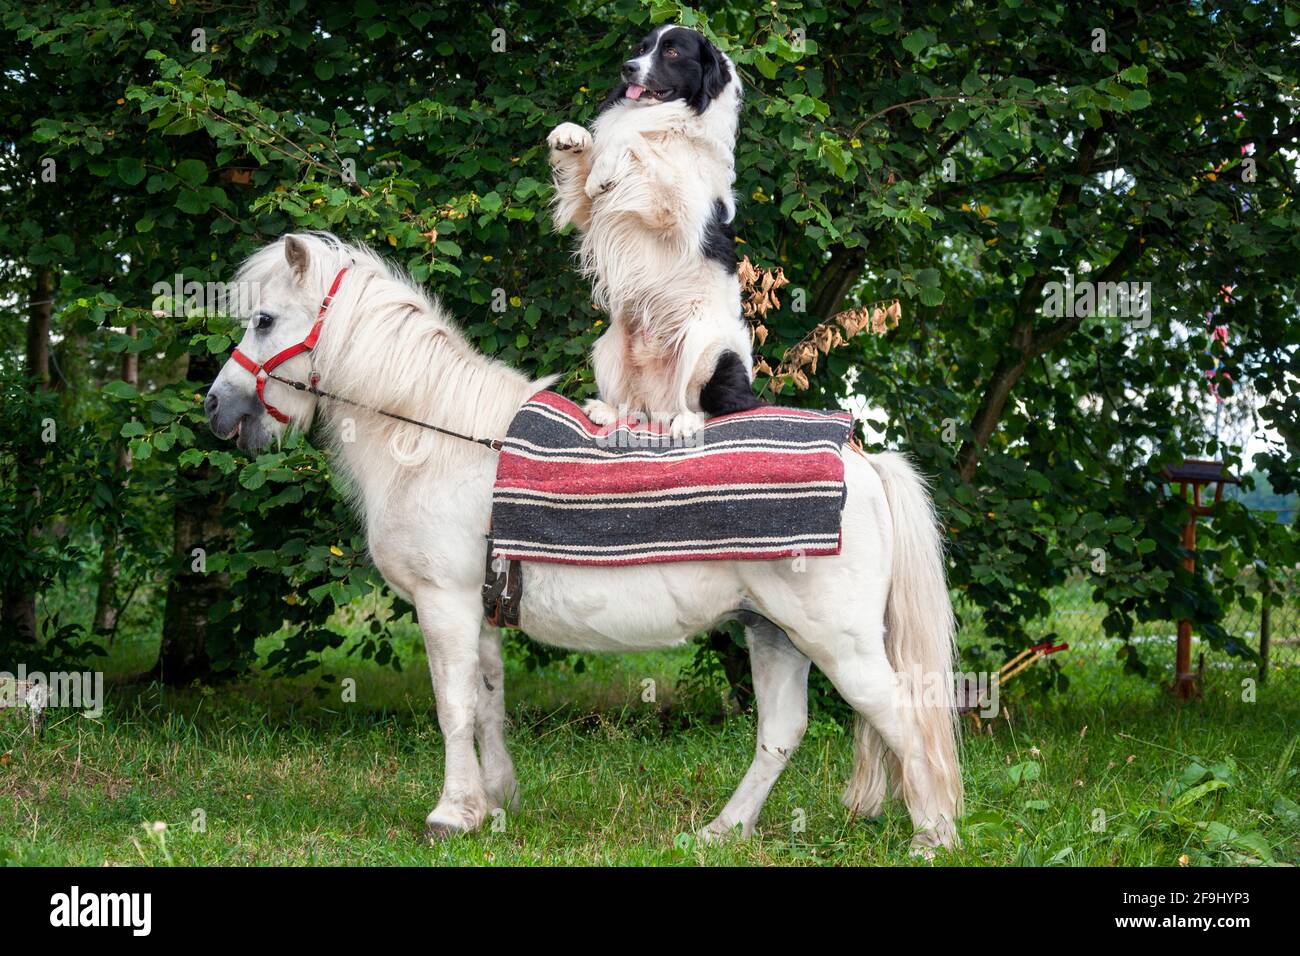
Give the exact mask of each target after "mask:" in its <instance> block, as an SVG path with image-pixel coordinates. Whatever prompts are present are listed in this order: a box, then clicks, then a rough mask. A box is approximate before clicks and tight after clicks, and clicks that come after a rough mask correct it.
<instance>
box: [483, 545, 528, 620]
mask: <svg viewBox="0 0 1300 956" xmlns="http://www.w3.org/2000/svg"><path fill="white" fill-rule="evenodd" d="M492 551H493V542H492V535H490V534H489V535H487V569H486V570H485V571H484V575H483V614H484V616H485V617H486V618H487V619H488V622H489V623H491V624H492V625H493V626H495V627H518V626H519V601H520V599H521V598H522V597H523V593H524V569H523V567H522V566H521V565H520V563H519V562H518V561H511V562H509V563H508V564H506V566H505V567H504V568H502V567H501V564H502V562H501V561H500V559H498V558H495V557H493V554H492Z"/></svg>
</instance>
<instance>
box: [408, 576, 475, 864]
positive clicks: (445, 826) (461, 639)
mask: <svg viewBox="0 0 1300 956" xmlns="http://www.w3.org/2000/svg"><path fill="white" fill-rule="evenodd" d="M414 597H415V609H416V613H417V614H418V615H419V619H420V630H421V631H423V632H424V646H425V650H426V651H427V652H428V656H429V674H430V676H431V677H432V678H433V694H434V698H435V700H436V702H437V706H438V726H439V727H441V728H442V739H443V747H444V749H445V752H446V761H445V764H446V766H445V768H444V775H443V783H442V796H441V797H440V798H439V799H438V805H437V806H436V807H435V808H434V810H433V812H432V813H430V814H429V816H428V818H427V820H426V821H425V833H426V834H427V835H428V837H429V838H430V839H439V838H441V837H446V836H450V835H451V834H453V833H460V832H463V831H467V830H476V829H478V828H479V826H481V825H482V823H483V821H484V819H485V818H486V817H487V815H488V810H489V801H488V797H487V792H486V790H485V789H484V786H483V774H482V772H481V771H480V770H479V764H478V758H477V757H476V756H475V754H474V726H475V718H476V715H477V709H478V698H479V688H480V687H481V686H482V676H481V674H480V672H479V639H480V627H481V623H482V619H483V606H482V604H481V603H480V601H479V596H478V595H477V594H475V593H474V592H472V591H471V592H468V593H462V592H459V591H444V590H439V589H436V588H431V589H429V590H426V591H423V592H418V593H416V594H415V595H414Z"/></svg>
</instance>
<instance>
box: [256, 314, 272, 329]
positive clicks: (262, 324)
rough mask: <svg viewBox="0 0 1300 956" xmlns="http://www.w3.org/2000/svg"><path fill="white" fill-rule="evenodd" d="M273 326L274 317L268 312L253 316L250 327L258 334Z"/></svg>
mask: <svg viewBox="0 0 1300 956" xmlns="http://www.w3.org/2000/svg"><path fill="white" fill-rule="evenodd" d="M274 324H275V316H273V315H271V314H270V313H269V312H259V313H257V315H255V316H253V322H252V326H253V328H254V329H255V330H256V331H258V332H266V331H268V330H269V329H270V328H271V326H272V325H274Z"/></svg>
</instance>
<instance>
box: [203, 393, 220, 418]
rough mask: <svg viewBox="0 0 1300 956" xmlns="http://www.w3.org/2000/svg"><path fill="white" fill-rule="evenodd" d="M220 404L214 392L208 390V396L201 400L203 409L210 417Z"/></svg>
mask: <svg viewBox="0 0 1300 956" xmlns="http://www.w3.org/2000/svg"><path fill="white" fill-rule="evenodd" d="M220 404H221V399H219V398H217V393H216V392H208V397H207V398H205V399H204V400H203V410H204V411H205V412H207V413H208V418H211V417H212V416H213V415H215V414H216V413H217V406H218V405H220Z"/></svg>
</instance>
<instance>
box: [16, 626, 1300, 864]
mask: <svg viewBox="0 0 1300 956" xmlns="http://www.w3.org/2000/svg"><path fill="white" fill-rule="evenodd" d="M402 644H403V646H402V648H401V650H402V657H403V659H404V661H405V666H404V670H403V672H402V673H400V674H399V673H394V672H392V671H390V670H380V669H378V668H375V667H373V666H371V665H365V664H361V663H359V662H357V661H355V660H354V659H352V658H348V657H347V656H346V655H344V654H342V653H341V652H339V653H334V654H332V655H330V656H328V657H327V659H326V661H325V668H326V670H327V671H329V672H331V673H333V674H335V675H336V676H338V677H340V678H342V677H352V678H354V679H355V680H356V681H357V701H358V702H357V703H353V704H345V703H341V702H340V699H339V695H338V689H337V688H336V687H335V688H331V689H330V691H329V692H328V694H327V695H326V696H324V697H320V696H318V695H316V694H315V693H313V687H314V686H315V684H316V682H315V681H314V680H306V679H304V680H296V681H272V680H269V679H266V678H264V677H260V676H255V677H253V678H251V679H250V680H248V681H246V682H243V683H240V684H237V685H233V686H226V687H222V688H219V689H215V690H214V689H193V690H186V691H183V692H174V691H163V690H162V689H160V688H158V687H155V686H151V685H144V684H130V683H115V684H111V685H110V687H109V691H108V703H107V708H106V711H105V714H104V716H103V717H102V718H101V719H100V720H98V721H95V720H90V719H87V718H83V717H81V716H78V715H73V716H69V715H67V714H66V713H59V712H55V713H52V714H51V715H50V719H49V720H48V722H47V724H46V727H45V729H44V731H43V733H42V735H41V736H40V738H39V739H33V738H32V737H31V736H22V737H18V736H16V732H15V731H14V726H15V725H14V723H13V722H12V721H11V720H9V718H8V716H0V753H3V752H8V756H7V759H6V760H3V761H0V764H2V765H0V862H12V863H23V864H72V865H92V866H94V865H101V864H143V863H148V864H165V863H175V864H180V865H210V864H305V863H318V864H409V865H421V866H423V865H443V864H486V863H492V864H506V865H529V864H541V863H548V864H656V865H658V864H670V865H672V864H687V865H690V864H742V865H748V864H759V865H762V864H825V863H833V864H890V865H923V864H921V863H920V862H919V861H917V860H915V859H913V858H911V857H909V856H908V854H907V847H908V839H909V836H910V827H909V824H908V821H907V817H906V814H905V812H904V811H903V808H902V807H901V805H897V804H895V805H891V807H890V809H889V810H888V812H887V814H886V815H885V817H883V818H882V819H880V820H874V821H864V820H858V821H850V820H848V819H847V815H846V812H845V811H844V809H843V808H842V807H841V806H840V804H839V801H838V797H839V794H840V792H841V790H842V789H843V786H844V782H845V780H846V778H847V774H848V772H849V764H850V758H851V754H850V744H849V739H848V737H847V735H845V734H844V733H843V732H842V731H841V729H840V728H839V726H838V725H837V724H835V723H833V722H831V721H828V720H819V721H815V722H814V724H813V726H812V728H811V729H810V732H809V735H808V737H807V738H806V740H805V742H804V745H803V747H802V748H801V749H800V751H799V752H798V753H797V754H796V756H795V758H794V760H793V762H792V763H791V765H790V767H789V769H788V770H787V771H786V773H785V775H784V776H783V777H782V778H781V780H780V781H779V782H778V784H777V786H776V788H775V790H774V791H773V794H772V797H771V799H770V800H769V801H768V804H767V806H766V808H765V809H764V811H763V816H762V818H761V820H760V826H759V830H758V832H757V833H756V835H755V837H754V838H753V839H752V840H750V841H749V842H747V843H741V844H734V845H728V846H724V847H718V848H700V847H696V846H692V845H691V844H690V843H689V842H688V841H685V840H679V835H680V834H684V833H689V832H691V831H693V830H694V829H695V828H697V827H699V826H700V825H702V824H704V823H706V822H707V821H708V820H709V819H711V817H712V816H713V815H714V814H716V813H717V811H718V810H720V809H721V807H722V805H723V804H724V803H725V802H726V800H727V798H728V796H729V795H730V793H731V791H732V789H733V788H734V787H735V786H736V784H737V783H739V781H740V777H741V775H742V774H743V773H744V770H745V767H746V766H747V764H748V761H749V759H750V756H751V754H752V752H753V746H754V728H753V720H752V717H751V716H749V715H732V716H727V717H725V718H722V719H720V720H717V721H709V720H706V719H696V720H694V721H687V720H684V719H683V718H682V717H681V713H682V712H683V710H684V709H686V708H685V704H687V703H689V702H688V701H685V700H683V699H682V697H681V696H680V694H679V695H676V696H675V694H674V687H675V684H676V682H677V678H678V674H679V673H680V670H681V668H682V666H683V665H684V664H685V662H686V661H687V660H688V659H689V654H690V652H689V650H686V649H683V650H680V651H676V652H671V653H667V654H661V655H632V656H628V657H622V658H602V659H600V660H598V661H596V662H595V663H594V664H593V665H591V666H589V667H588V668H587V669H586V671H585V672H583V673H581V674H576V673H574V671H573V668H572V667H571V666H569V665H567V664H554V665H551V666H549V667H548V668H546V669H544V670H543V671H540V672H537V673H528V672H527V671H525V670H524V669H523V668H522V666H521V665H519V664H518V663H517V662H511V663H510V664H509V667H508V678H507V695H508V699H509V701H510V708H511V729H510V745H511V751H512V753H513V755H514V758H515V762H516V767H517V771H518V774H519V780H520V786H521V790H522V802H521V805H520V808H519V812H518V813H517V814H515V815H513V816H511V817H509V818H508V819H506V820H505V821H504V827H503V828H502V829H501V830H500V831H499V832H492V831H491V830H489V831H487V832H482V833H479V834H474V835H467V836H462V837H458V838H456V839H453V840H450V841H448V842H445V843H442V844H439V845H436V846H432V847H431V846H427V845H425V844H424V843H423V841H422V839H421V832H422V825H423V820H424V817H425V815H426V814H427V813H428V812H429V810H430V809H432V807H433V805H434V803H435V802H436V800H437V796H438V788H439V786H440V783H441V779H442V745H441V736H440V734H439V732H438V728H437V723H436V720H434V718H433V715H432V706H431V704H432V701H431V692H430V690H429V686H428V676H427V671H426V670H425V669H424V661H423V654H422V651H421V650H420V648H419V646H418V643H417V640H416V638H415V636H414V635H413V634H411V635H406V636H404V638H403V641H402ZM133 655H134V656H142V654H141V652H140V651H139V649H138V648H134V647H131V646H129V645H128V644H123V645H122V646H120V647H117V648H115V651H114V656H115V661H117V662H118V663H120V662H121V661H126V660H133V659H134V656H133ZM110 663H112V662H110ZM1040 666H1041V665H1040ZM1064 666H1065V667H1066V669H1067V673H1068V674H1069V675H1070V677H1071V680H1072V687H1071V690H1070V692H1069V693H1067V694H1064V695H1055V696H1053V697H1050V698H1041V699H1040V698H1038V697H1035V696H1028V697H1024V698H1023V699H1017V697H1016V694H1017V692H1019V693H1021V694H1024V693H1026V692H1027V691H1029V690H1030V689H1031V687H1032V685H1033V682H1032V681H1028V682H1024V683H1021V684H1019V685H1015V686H1009V687H1008V688H1007V689H1006V691H1005V692H1004V698H1003V703H1004V704H1005V705H1006V711H1005V713H1004V716H1002V717H999V718H997V719H996V720H994V721H992V722H986V723H985V724H984V726H983V728H982V729H981V730H980V731H979V732H978V733H968V735H967V737H966V740H965V744H964V749H965V778H966V785H967V794H968V801H967V802H968V806H967V817H966V819H965V821H964V823H963V837H964V841H965V843H964V846H963V847H962V849H960V850H958V851H956V852H952V853H944V854H941V855H940V856H939V858H938V859H937V860H936V861H935V865H942V864H957V865H981V866H996V865H1008V864H1026V865H1044V864H1053V863H1054V864H1065V865H1076V864H1089V865H1121V866H1129V865H1156V866H1176V865H1179V863H1180V858H1182V857H1185V858H1186V859H1185V862H1186V863H1188V864H1190V865H1215V864H1253V863H1260V862H1270V861H1273V862H1284V863H1295V862H1300V806H1297V805H1296V803H1295V800H1296V797H1297V789H1298V787H1297V783H1298V782H1300V770H1298V768H1300V754H1297V753H1296V739H1297V738H1296V735H1297V732H1298V731H1300V692H1298V691H1300V687H1298V686H1297V685H1298V684H1300V681H1298V680H1297V676H1298V675H1297V674H1296V673H1295V670H1294V669H1286V670H1279V671H1278V672H1277V673H1276V675H1275V676H1273V677H1272V678H1271V680H1270V683H1269V684H1268V686H1266V687H1264V688H1261V689H1259V692H1258V697H1257V699H1256V700H1255V702H1253V703H1247V702H1244V701H1243V700H1242V699H1241V697H1242V691H1241V680H1242V678H1243V677H1249V676H1251V672H1249V671H1247V670H1240V669H1238V670H1231V669H1211V670H1210V671H1209V673H1208V677H1207V684H1208V686H1207V688H1206V694H1205V698H1204V699H1203V700H1200V701H1197V702H1193V703H1190V704H1185V705H1178V704H1176V703H1175V702H1174V701H1172V700H1171V699H1169V697H1168V696H1167V695H1166V694H1164V693H1163V692H1162V691H1161V690H1160V689H1159V688H1158V687H1157V686H1156V685H1155V683H1154V682H1148V681H1144V680H1142V679H1139V678H1136V677H1127V676H1123V675H1121V674H1120V673H1119V670H1118V667H1117V665H1115V664H1114V663H1113V660H1112V656H1111V652H1110V651H1109V650H1108V649H1107V647H1106V645H1105V644H1104V643H1103V642H1096V643H1095V644H1093V645H1090V646H1080V647H1076V648H1072V650H1071V651H1070V652H1069V655H1068V657H1066V658H1065V661H1064ZM112 670H113V668H112V667H110V671H112ZM118 672H121V671H120V670H119V671H118ZM645 678H652V679H654V680H655V681H656V684H657V688H658V703H656V704H650V703H643V702H642V700H641V686H642V684H641V682H642V680H644V679H645ZM696 709H697V710H699V708H696ZM708 709H709V708H707V707H706V708H703V709H702V710H703V712H707V711H708ZM9 716H12V715H9ZM967 726H968V729H969V725H967ZM1198 767H1199V768H1201V769H1199V770H1198V769H1197V768H1198ZM1189 768H1190V769H1189ZM196 811H202V813H203V815H204V816H205V817H206V830H205V831H204V832H197V831H196V830H195V829H194V827H193V823H194V821H195V820H196ZM1098 811H1100V813H1101V814H1104V823H1103V821H1102V818H1101V816H1099V814H1098ZM796 820H802V821H804V823H805V825H804V827H803V829H802V830H801V831H798V830H797V828H796V827H795V826H794V823H795V821H796ZM155 821H162V822H165V823H166V824H167V829H166V831H165V832H162V833H159V832H156V831H155V830H154V829H152V828H150V827H149V826H148V825H149V824H152V823H154V822H155Z"/></svg>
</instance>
